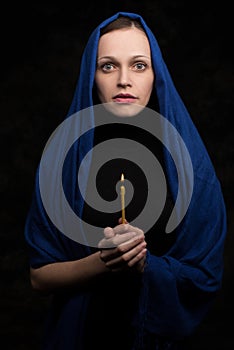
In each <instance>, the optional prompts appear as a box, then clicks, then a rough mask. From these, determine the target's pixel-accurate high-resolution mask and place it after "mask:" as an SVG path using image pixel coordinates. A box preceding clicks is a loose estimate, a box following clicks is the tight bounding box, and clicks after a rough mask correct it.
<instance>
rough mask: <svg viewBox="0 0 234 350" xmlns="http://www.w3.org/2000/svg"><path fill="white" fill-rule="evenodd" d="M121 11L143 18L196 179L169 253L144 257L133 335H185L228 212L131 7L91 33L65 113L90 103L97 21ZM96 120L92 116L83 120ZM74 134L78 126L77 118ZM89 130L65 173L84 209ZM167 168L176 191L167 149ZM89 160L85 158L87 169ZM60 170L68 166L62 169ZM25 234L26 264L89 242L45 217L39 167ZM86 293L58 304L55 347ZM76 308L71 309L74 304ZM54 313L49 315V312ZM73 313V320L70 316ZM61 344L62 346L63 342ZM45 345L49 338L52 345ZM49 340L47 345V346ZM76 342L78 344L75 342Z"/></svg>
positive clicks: (68, 254) (202, 297)
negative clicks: (82, 181)
mask: <svg viewBox="0 0 234 350" xmlns="http://www.w3.org/2000/svg"><path fill="white" fill-rule="evenodd" d="M119 16H127V17H130V18H132V19H137V20H139V21H140V23H141V24H142V26H143V28H144V30H145V32H146V34H147V36H148V39H149V43H150V47H151V55H152V63H153V68H154V72H155V77H156V79H155V92H156V95H157V99H158V104H159V112H160V114H161V115H163V116H164V117H165V118H166V119H167V120H168V121H169V122H170V123H171V124H172V125H173V126H174V127H175V128H176V130H177V131H178V133H179V134H180V136H181V137H182V139H183V141H184V143H185V145H186V147H187V149H188V152H189V154H190V157H191V161H192V165H193V171H194V183H193V193H192V198H191V202H190V205H189V208H188V210H187V213H186V215H185V217H184V219H183V222H182V223H181V224H180V225H179V228H178V230H177V231H178V232H177V239H176V242H175V243H174V244H173V246H172V247H171V248H170V250H169V251H168V253H167V254H164V255H163V256H160V257H158V256H154V255H151V254H150V252H148V253H147V264H146V268H145V271H144V274H143V283H142V289H141V296H140V302H139V310H138V313H137V315H138V317H137V320H136V327H137V328H138V329H139V332H138V336H139V342H140V341H141V335H142V334H143V332H144V331H145V330H146V331H148V332H151V333H153V334H158V335H160V336H165V337H172V338H173V337H174V338H178V337H183V336H185V335H189V334H191V333H192V332H193V331H194V329H195V328H196V327H197V325H198V324H199V323H200V322H201V320H202V319H203V317H204V316H205V315H206V313H207V310H208V309H209V307H210V301H211V300H212V299H213V297H214V296H215V295H216V292H217V291H218V290H219V289H220V287H221V284H222V274H223V248H224V240H225V235H226V212H225V205H224V201H223V196H222V191H221V187H220V183H219V181H218V179H217V176H216V173H215V171H214V168H213V165H212V163H211V161H210V158H209V156H208V154H207V151H206V148H205V146H204V144H203V142H202V140H201V138H200V136H199V134H198V131H197V129H196V127H195V126H194V124H193V122H192V120H191V118H190V116H189V114H188V111H187V109H186V108H185V106H184V104H183V102H182V100H181V98H180V96H179V94H178V92H177V91H176V89H175V86H174V84H173V81H172V79H171V77H170V74H169V72H168V69H167V67H166V65H165V63H164V60H163V57H162V54H161V51H160V48H159V46H158V43H157V40H156V38H155V36H154V35H153V33H152V32H151V30H150V29H149V28H148V26H147V25H146V23H145V22H144V20H143V19H142V17H141V16H139V15H138V14H134V13H124V12H119V13H117V14H115V15H114V16H112V17H110V18H109V19H107V20H105V21H103V22H102V23H101V24H100V25H99V26H98V27H97V28H96V29H95V30H94V31H93V33H92V34H91V36H90V38H89V40H88V43H87V45H86V48H85V50H84V53H83V56H82V61H81V67H80V75H79V79H78V82H77V87H76V90H75V94H74V97H73V100H72V104H71V107H70V109H69V112H68V115H67V116H66V117H67V118H69V117H70V116H72V115H73V114H74V113H76V112H78V111H81V110H82V109H85V108H87V107H90V106H92V105H93V97H92V89H93V85H94V76H95V70H96V57H97V47H98V41H99V38H100V30H101V28H103V27H105V26H106V25H108V24H109V23H110V22H112V21H113V20H115V19H116V18H118V17H119ZM86 122H87V123H88V124H89V125H90V128H92V127H93V128H94V127H95V125H94V116H93V115H92V113H90V118H89V119H87V120H86ZM79 127H80V130H79V132H80V134H82V128H84V126H83V125H82V124H81V125H80V126H79ZM170 137H171V135H170V133H169V132H167V130H165V131H164V138H165V143H166V144H170V143H171V142H172V143H173V145H174V147H175V148H176V147H178V149H176V151H177V156H178V159H177V162H179V164H180V167H181V168H182V169H183V171H184V189H185V190H186V188H188V187H187V186H188V184H187V183H186V178H187V177H186V164H183V155H181V152H180V149H179V145H178V144H177V142H176V140H171V139H170ZM92 144H93V134H92V132H90V133H88V134H87V136H86V137H83V138H82V140H80V141H79V142H78V143H77V144H76V147H74V149H73V151H74V152H73V153H72V156H71V159H70V163H69V162H68V163H67V165H69V164H70V165H69V166H70V168H69V171H68V173H69V174H70V175H69V176H70V177H69V181H67V182H66V180H65V181H64V184H65V186H68V184H69V188H72V189H74V191H73V192H70V203H71V205H74V207H75V206H76V207H77V208H78V210H80V211H82V207H83V202H82V196H79V195H77V193H79V192H78V191H77V188H76V186H77V184H76V182H77V168H78V166H79V164H80V163H81V160H82V159H83V157H84V155H85V154H86V153H87V152H88V151H89V150H90V149H91V148H92ZM164 156H165V164H166V172H167V176H168V181H169V185H170V188H171V191H172V194H173V196H174V198H176V193H177V191H178V179H177V175H176V169H175V166H174V164H173V161H172V159H171V157H170V155H169V154H168V153H167V152H165V154H164ZM89 167H90V164H89V162H87V168H86V170H87V173H88V171H89ZM65 173H66V172H65ZM25 237H26V241H27V243H28V245H29V248H30V250H29V252H30V265H31V266H32V267H34V268H36V267H40V266H42V265H45V264H48V263H53V262H57V261H67V260H75V259H80V258H82V257H84V256H87V255H88V254H90V249H89V247H88V246H85V245H82V244H79V243H76V242H74V241H72V240H70V239H69V238H67V237H66V236H64V235H63V234H62V233H61V232H59V231H58V230H57V229H56V228H55V227H54V225H53V224H52V222H51V221H50V219H49V218H48V216H47V214H46V212H45V209H44V207H43V204H42V200H41V195H40V189H39V170H38V172H37V175H36V183H35V191H34V197H33V202H32V206H31V209H30V211H29V214H28V218H27V222H26V226H25ZM87 303H88V297H87V294H85V293H83V294H82V293H77V295H75V296H73V297H71V298H70V299H69V300H67V301H66V303H64V309H63V310H62V312H61V315H60V317H59V320H57V323H56V328H55V326H53V327H52V328H49V333H50V335H48V336H49V337H50V339H51V340H50V342H51V343H50V344H53V342H54V344H55V343H56V342H57V339H60V340H59V342H60V347H58V348H56V349H63V348H66V341H68V340H69V343H70V344H71V346H70V349H73V347H72V344H74V348H75V346H78V345H80V343H79V336H80V335H81V334H82V332H83V321H84V318H85V312H86V307H87ZM74 310H76V311H75V312H73V311H74ZM52 317H53V316H52ZM71 317H72V322H70V318H71ZM63 345H64V347H63ZM50 346H51V345H50ZM51 348H52V347H48V349H51ZM78 348H79V349H82V348H81V347H78Z"/></svg>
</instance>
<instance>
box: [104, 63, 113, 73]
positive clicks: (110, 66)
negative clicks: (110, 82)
mask: <svg viewBox="0 0 234 350" xmlns="http://www.w3.org/2000/svg"><path fill="white" fill-rule="evenodd" d="M101 69H102V70H103V71H104V72H110V71H112V70H113V69H114V65H113V64H112V63H104V64H103V65H102V66H101Z"/></svg>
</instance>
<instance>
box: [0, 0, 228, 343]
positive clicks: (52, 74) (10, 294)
mask: <svg viewBox="0 0 234 350" xmlns="http://www.w3.org/2000/svg"><path fill="white" fill-rule="evenodd" d="M117 11H129V12H137V13H139V14H141V15H142V16H143V18H144V19H145V20H146V23H148V24H149V26H150V27H151V28H152V30H153V32H154V33H155V35H156V37H157V38H158V41H159V44H160V46H161V49H162V52H163V55H164V58H165V61H166V62H167V65H168V68H169V70H170V72H171V75H172V77H173V80H174V82H175V85H176V87H177V89H178V91H179V93H180V95H181V97H182V99H183V100H184V102H185V104H186V106H187V108H188V110H189V112H190V114H191V117H192V119H193V120H194V122H195V124H196V126H197V128H198V130H199V132H200V134H201V136H202V137H203V139H204V142H205V144H206V146H207V149H208V151H209V153H210V156H211V158H212V161H213V163H214V165H215V168H216V171H217V174H218V177H219V178H220V181H221V184H222V187H223V193H224V197H225V201H226V206H227V212H228V234H227V241H226V247H225V271H224V280H223V288H222V290H221V292H220V293H219V295H218V297H217V300H216V303H215V305H214V307H213V308H212V309H211V311H210V313H209V314H208V315H207V317H206V319H205V320H204V322H203V323H202V325H201V326H200V327H199V329H198V330H197V332H196V334H195V335H194V336H192V337H191V338H190V339H188V342H187V345H186V347H185V348H186V349H191V350H192V349H198V348H199V349H205V348H206V349H213V348H217V349H222V350H224V349H231V348H233V346H234V337H233V330H232V324H233V322H232V315H233V290H234V288H233V277H232V275H233V265H234V263H233V249H234V241H233V226H234V222H233V218H232V211H233V200H232V199H233V196H234V191H233V168H234V165H233V153H234V149H233V142H232V138H233V126H232V118H233V107H234V103H233V91H234V79H233V66H234V65H233V50H232V46H233V37H232V34H233V33H232V32H233V31H232V21H233V20H232V17H231V13H232V11H231V9H230V7H228V6H227V4H226V3H225V1H222V2H218V3H217V4H216V2H209V1H205V0H204V1H196V2H189V1H185V0H177V1H171V0H163V1H150V0H144V1H125V2H124V1H112V2H110V1H86V2H83V3H81V4H78V2H77V3H76V4H69V2H62V3H61V4H59V2H57V3H55V4H49V3H47V4H42V3H40V2H38V3H37V2H33V1H32V2H30V3H29V4H27V5H24V4H22V2H17V4H14V5H12V4H11V3H10V4H9V5H1V24H2V30H1V34H2V38H1V43H0V47H1V59H2V65H1V66H2V72H1V83H0V84H1V94H0V98H1V118H0V120H1V128H0V133H1V137H0V142H1V163H0V164H1V173H0V193H1V212H0V222H1V226H0V227H1V230H0V238H1V242H0V272H1V282H0V283H1V287H0V308H1V309H0V339H1V343H2V344H4V343H5V345H4V346H3V349H4V350H8V349H9V350H13V349H16V348H17V349H18V350H20V349H21V350H23V349H24V350H29V349H34V350H37V349H39V343H40V339H41V332H42V327H43V326H42V325H43V320H44V318H45V313H46V310H47V306H48V303H49V301H50V300H49V298H48V297H42V296H40V295H38V294H37V293H35V292H33V291H32V290H31V287H30V282H29V271H28V257H27V250H26V245H25V242H24V233H23V230H24V223H25V218H26V214H27V211H28V208H29V205H30V201H31V194H32V190H33V184H34V176H35V170H36V167H37V165H38V162H39V160H40V156H41V153H42V150H43V148H44V145H45V143H46V141H47V139H48V137H49V136H50V134H51V132H52V131H53V130H54V129H55V127H56V126H57V125H58V124H59V123H60V122H61V121H62V120H63V118H64V116H65V115H66V113H67V111H68V108H69V105H70V103H71V99H72V97H73V92H74V88H75V85H76V81H77V77H78V72H79V64H80V56H81V53H82V50H83V48H84V45H85V43H86V40H87V39H88V37H89V35H90V33H91V31H92V30H93V29H94V28H95V27H96V25H98V24H99V23H100V21H102V20H104V19H105V18H106V17H109V16H110V15H112V14H114V13H115V12H117ZM169 316H170V315H169ZM229 317H230V318H231V321H230V320H229Z"/></svg>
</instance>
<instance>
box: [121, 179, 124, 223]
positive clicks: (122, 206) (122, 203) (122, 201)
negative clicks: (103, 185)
mask: <svg viewBox="0 0 234 350" xmlns="http://www.w3.org/2000/svg"><path fill="white" fill-rule="evenodd" d="M120 181H121V183H122V185H121V186H120V195H121V210H122V224H124V223H125V187H124V185H123V183H124V175H123V174H122V175H121V180H120Z"/></svg>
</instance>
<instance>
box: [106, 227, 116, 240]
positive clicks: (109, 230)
mask: <svg viewBox="0 0 234 350" xmlns="http://www.w3.org/2000/svg"><path fill="white" fill-rule="evenodd" d="M103 233H104V236H105V238H111V237H113V236H114V235H115V234H114V231H113V229H112V228H111V227H106V228H105V229H104V231H103Z"/></svg>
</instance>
